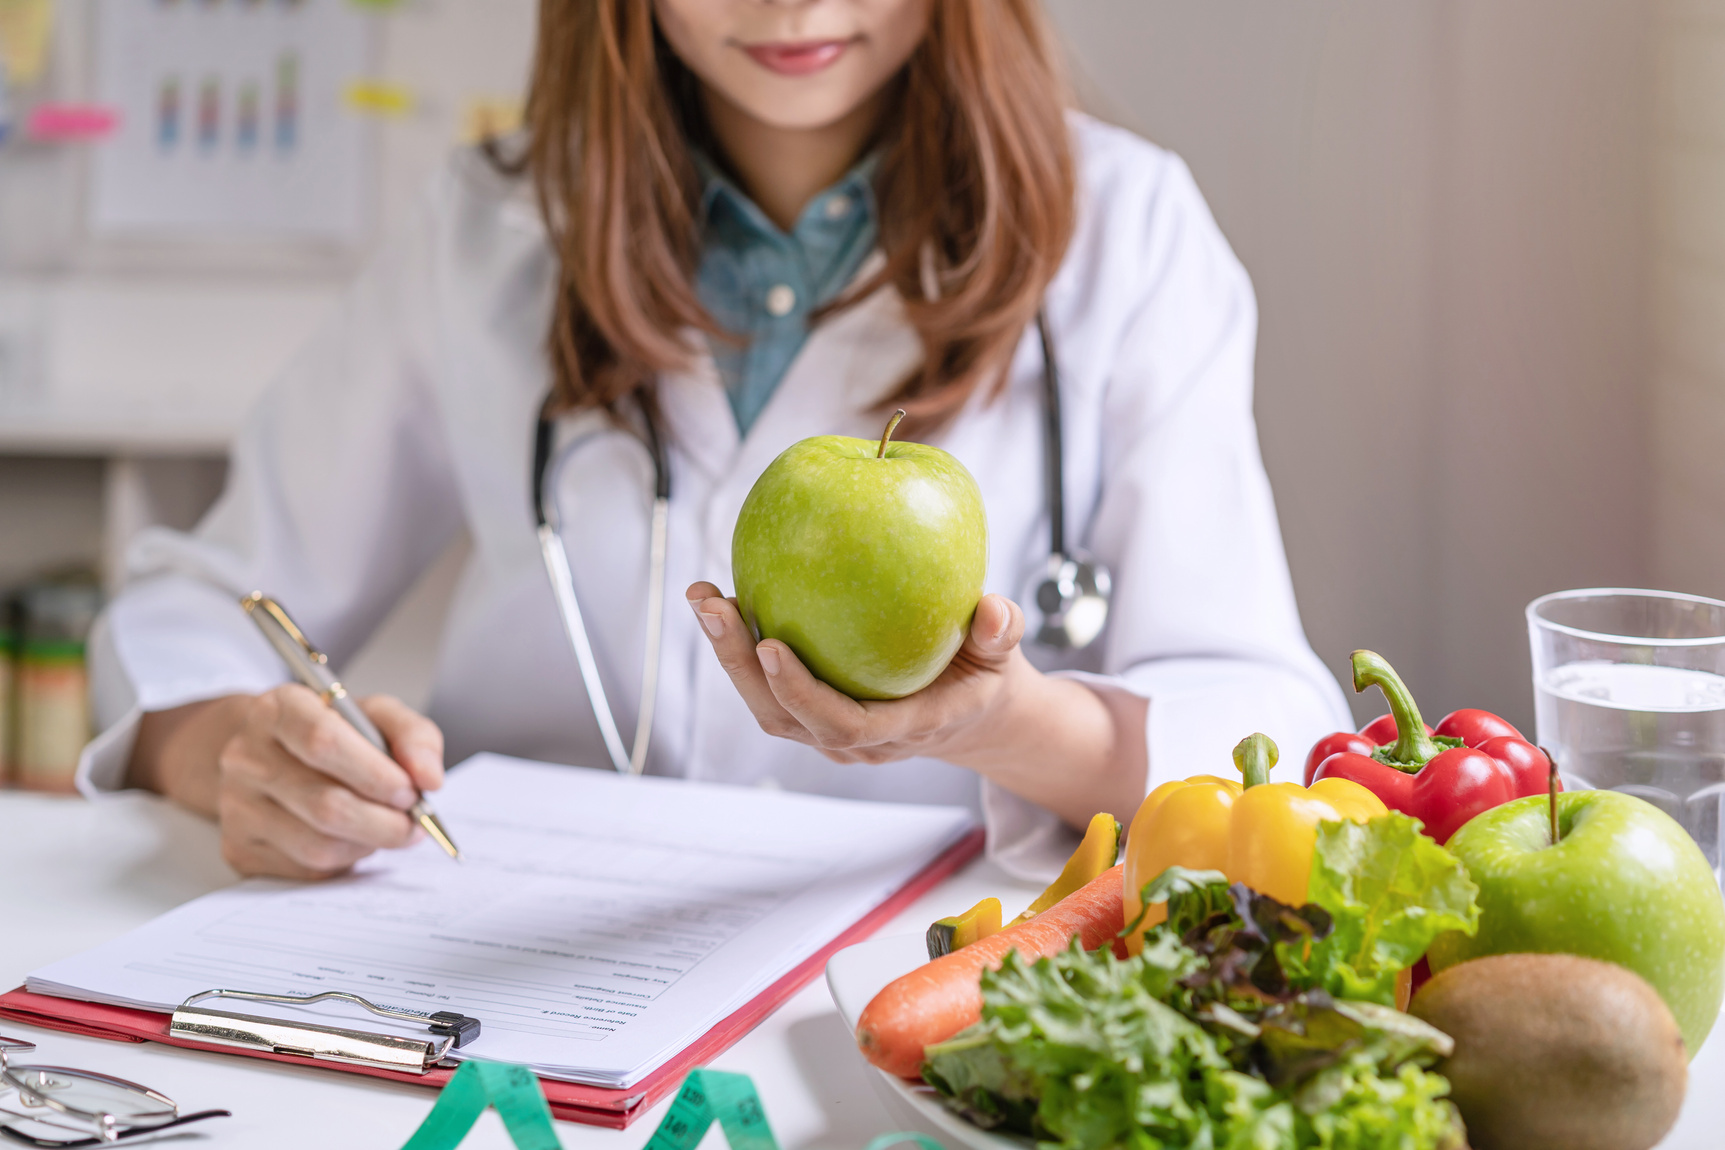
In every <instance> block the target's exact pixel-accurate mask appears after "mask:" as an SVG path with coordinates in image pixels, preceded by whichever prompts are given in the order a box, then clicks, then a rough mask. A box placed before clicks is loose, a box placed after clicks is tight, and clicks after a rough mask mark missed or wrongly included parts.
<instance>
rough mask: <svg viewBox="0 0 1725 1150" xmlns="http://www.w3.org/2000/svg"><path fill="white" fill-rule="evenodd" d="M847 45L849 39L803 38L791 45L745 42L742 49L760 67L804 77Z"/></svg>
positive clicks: (823, 65)
mask: <svg viewBox="0 0 1725 1150" xmlns="http://www.w3.org/2000/svg"><path fill="white" fill-rule="evenodd" d="M850 46H851V41H849V40H805V41H802V42H800V43H795V44H786V43H773V44H746V45H744V46H743V51H745V52H747V53H748V54H749V57H750V59H752V60H754V62H755V63H757V64H759V65H760V66H761V67H763V68H768V69H770V70H772V71H774V72H777V73H779V74H780V75H781V76H808V75H812V74H813V73H815V72H819V71H820V70H821V69H822V68H825V67H827V66H828V65H829V64H831V63H833V61H835V60H837V59H838V58H839V57H840V56H842V55H844V53H845V49H846V48H849V47H850Z"/></svg>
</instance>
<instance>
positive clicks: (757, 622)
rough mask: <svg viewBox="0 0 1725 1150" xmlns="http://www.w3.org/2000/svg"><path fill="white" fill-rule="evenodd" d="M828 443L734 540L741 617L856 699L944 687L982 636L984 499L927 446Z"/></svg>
mask: <svg viewBox="0 0 1725 1150" xmlns="http://www.w3.org/2000/svg"><path fill="white" fill-rule="evenodd" d="M903 416H904V412H902V411H900V412H898V413H896V414H895V415H894V416H893V418H892V421H891V422H890V423H888V424H887V429H886V434H884V435H882V436H881V438H880V442H879V443H878V444H877V443H875V442H874V441H872V440H867V439H851V438H849V437H847V436H842V435H818V436H815V437H814V438H812V439H805V440H803V441H802V442H800V443H796V444H793V445H791V446H790V447H789V448H787V449H786V450H785V452H784V453H783V454H782V455H780V456H779V457H778V458H777V459H775V460H773V462H772V463H771V464H769V465H768V466H767V469H766V470H765V471H763V472H762V473H761V477H760V478H759V479H757V480H755V485H754V487H753V488H751V489H750V491H749V496H748V498H747V499H745V500H744V501H743V509H742V511H740V512H739V513H738V515H737V529H736V532H735V533H734V534H733V535H732V536H731V568H732V574H733V576H734V577H735V579H736V587H737V608H738V610H739V611H741V613H742V616H743V618H744V620H746V621H747V622H748V624H749V625H750V626H751V627H753V628H754V629H755V632H756V634H758V635H759V636H760V637H761V638H762V639H778V640H781V641H782V642H784V643H785V644H787V645H788V646H789V647H790V648H791V650H793V651H795V652H796V654H797V658H799V659H801V660H802V661H803V664H804V665H805V666H807V667H808V669H809V670H810V672H812V673H813V674H814V675H815V677H817V678H819V679H820V680H822V681H823V682H825V683H828V684H830V685H831V686H833V687H836V688H837V689H838V690H840V691H843V692H844V693H845V694H847V695H849V696H850V697H851V698H853V699H897V698H900V697H901V696H904V695H908V694H910V693H912V692H913V691H920V690H922V689H923V688H924V687H926V686H928V685H929V684H930V683H932V682H933V681H934V680H935V678H936V677H938V676H939V675H940V673H941V672H942V671H944V670H945V669H946V665H947V664H948V663H949V662H951V661H952V657H953V656H954V655H955V654H957V653H958V649H959V647H960V646H961V645H963V643H964V638H965V635H966V634H967V633H968V632H969V630H970V619H971V616H972V615H974V614H975V613H976V604H977V601H978V600H979V599H981V598H982V581H983V577H984V574H985V571H986V568H987V566H988V522H987V519H986V517H985V516H984V515H983V510H982V492H981V490H980V489H978V488H977V486H976V480H974V479H972V478H971V475H970V472H969V471H966V470H965V467H964V464H962V463H960V462H959V461H958V460H956V459H954V458H953V457H952V456H950V455H948V454H947V453H946V452H944V451H942V450H940V448H938V447H930V446H928V445H927V444H922V443H893V442H891V437H892V432H893V429H894V428H895V427H896V426H898V421H899V419H901V418H902V417H903Z"/></svg>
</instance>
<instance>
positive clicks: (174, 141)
mask: <svg viewBox="0 0 1725 1150" xmlns="http://www.w3.org/2000/svg"><path fill="white" fill-rule="evenodd" d="M95 10H96V13H97V19H98V21H99V23H98V26H97V29H96V46H95V47H96V75H95V81H96V98H97V99H98V100H100V101H102V102H103V103H105V104H108V105H111V106H113V107H114V108H116V109H118V111H119V126H118V128H117V130H116V131H115V133H114V135H113V136H111V137H110V138H109V139H107V140H106V141H104V142H103V143H102V144H101V145H100V146H98V147H97V148H96V149H95V156H94V159H93V165H94V166H93V172H92V184H91V195H90V201H89V203H90V224H91V229H92V231H94V232H96V233H97V234H101V235H140V234H142V235H147V236H151V237H166V238H176V237H184V238H199V237H210V238H216V237H234V236H257V237H260V238H282V239H308V240H325V241H335V242H341V243H354V242H357V241H359V240H360V239H362V238H363V235H364V232H365V228H366V224H367V220H368V218H369V209H370V202H369V193H370V185H371V178H370V176H371V173H370V170H369V166H368V160H367V157H368V155H369V154H370V151H371V149H370V148H369V147H368V139H367V137H368V132H369V130H370V129H369V128H368V125H367V124H366V123H365V122H364V121H363V120H362V119H361V118H360V117H358V116H356V115H354V114H353V113H352V112H350V111H348V110H346V109H345V108H344V107H343V103H342V90H343V88H344V86H345V85H347V84H348V83H350V82H352V81H353V80H355V79H356V78H358V77H362V76H364V75H365V74H366V73H367V72H368V71H369V65H370V62H371V31H372V29H371V23H370V21H369V20H368V19H367V18H366V16H365V14H364V13H361V12H357V11H355V10H354V6H353V5H352V4H351V3H349V2H348V0H103V3H101V4H100V5H98V6H96V9H95Z"/></svg>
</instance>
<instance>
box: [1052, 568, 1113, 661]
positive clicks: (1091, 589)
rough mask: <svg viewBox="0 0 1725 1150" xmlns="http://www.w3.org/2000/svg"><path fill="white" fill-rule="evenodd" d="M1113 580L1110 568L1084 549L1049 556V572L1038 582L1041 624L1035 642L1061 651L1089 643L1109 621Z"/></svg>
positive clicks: (1083, 646) (1079, 648) (1082, 646)
mask: <svg viewBox="0 0 1725 1150" xmlns="http://www.w3.org/2000/svg"><path fill="white" fill-rule="evenodd" d="M1113 590H1114V583H1113V580H1112V579H1111V578H1110V577H1109V574H1108V568H1107V567H1105V566H1103V565H1102V564H1101V563H1098V562H1096V561H1095V560H1093V559H1091V558H1090V556H1088V555H1085V554H1084V553H1083V552H1077V553H1075V554H1070V555H1063V554H1060V553H1058V552H1057V553H1055V554H1052V555H1050V556H1049V557H1048V573H1047V574H1046V575H1044V576H1043V579H1042V582H1041V583H1039V584H1037V586H1036V593H1035V596H1034V598H1035V601H1036V609H1037V610H1038V611H1039V612H1041V614H1042V624H1041V626H1040V627H1038V628H1037V631H1036V640H1035V641H1036V642H1037V643H1038V644H1039V645H1041V646H1044V647H1049V648H1053V649H1054V650H1061V651H1079V650H1083V649H1084V648H1085V647H1088V646H1090V644H1091V643H1093V642H1095V641H1096V637H1097V636H1098V635H1100V634H1102V628H1103V627H1105V626H1106V625H1107V624H1108V600H1109V596H1110V595H1111V594H1112V593H1113Z"/></svg>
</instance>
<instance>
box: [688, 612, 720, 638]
mask: <svg viewBox="0 0 1725 1150" xmlns="http://www.w3.org/2000/svg"><path fill="white" fill-rule="evenodd" d="M695 614H697V615H699V616H700V617H701V626H703V627H705V628H706V629H707V634H709V635H711V636H712V637H713V638H715V639H717V638H718V637H719V636H720V635H723V634H724V633H725V617H724V616H723V615H720V614H718V613H717V612H715V611H696V612H695Z"/></svg>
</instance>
